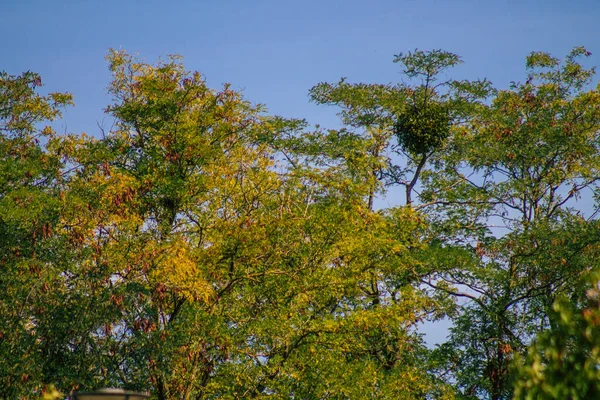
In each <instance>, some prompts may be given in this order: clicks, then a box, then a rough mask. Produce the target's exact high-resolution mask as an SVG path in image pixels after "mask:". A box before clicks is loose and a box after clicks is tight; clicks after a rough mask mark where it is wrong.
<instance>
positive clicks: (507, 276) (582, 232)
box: [424, 48, 600, 399]
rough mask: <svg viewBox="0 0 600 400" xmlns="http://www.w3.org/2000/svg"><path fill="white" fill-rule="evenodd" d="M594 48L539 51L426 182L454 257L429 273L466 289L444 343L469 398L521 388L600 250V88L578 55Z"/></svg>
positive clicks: (436, 283) (450, 289)
mask: <svg viewBox="0 0 600 400" xmlns="http://www.w3.org/2000/svg"><path fill="white" fill-rule="evenodd" d="M588 55H589V53H588V52H587V51H586V50H585V49H583V48H575V49H574V50H573V51H572V52H571V53H570V54H569V55H568V56H567V57H566V58H565V60H564V61H562V60H559V59H557V58H554V57H552V56H550V55H549V54H546V53H532V54H531V55H530V56H529V57H528V58H527V69H528V71H529V73H528V77H527V80H526V81H525V82H524V83H514V84H513V85H512V86H511V87H510V88H509V89H507V90H499V91H498V92H497V93H496V94H495V95H494V97H493V99H492V102H491V104H490V106H489V107H486V108H482V109H480V112H478V113H476V114H474V117H473V118H472V120H471V121H470V124H468V125H465V126H462V127H458V128H457V129H456V130H455V132H454V135H453V137H452V140H451V145H450V146H449V147H448V148H449V151H448V153H447V154H446V155H445V156H444V157H445V159H444V163H445V166H446V167H445V169H444V171H443V172H442V173H438V174H437V175H432V176H431V177H430V179H429V180H428V182H426V186H427V190H426V191H425V192H424V200H425V201H429V202H431V203H432V204H435V205H433V206H432V207H430V209H429V213H430V215H431V216H432V218H434V221H436V222H435V223H434V224H432V226H434V227H437V228H438V229H437V230H436V231H433V232H432V234H433V235H434V236H437V237H438V238H440V237H444V238H446V239H445V240H444V241H445V243H444V242H442V243H440V244H439V247H440V249H441V250H442V253H440V255H441V256H443V254H444V253H446V254H448V256H449V259H450V260H452V261H451V262H448V261H440V262H438V263H435V264H434V265H433V266H432V272H433V273H432V274H430V275H429V276H428V277H427V278H426V279H425V280H424V282H425V283H427V284H428V285H430V286H432V287H434V288H436V289H437V290H442V291H445V292H447V293H450V294H452V295H454V296H458V297H460V298H462V299H466V301H465V302H464V303H463V304H462V306H461V310H460V312H459V314H458V317H457V318H456V319H455V320H454V327H453V328H452V335H451V337H450V341H449V342H448V343H447V344H445V345H444V346H443V347H442V349H441V350H440V352H441V353H442V354H443V357H445V359H446V360H447V362H448V363H449V364H448V367H449V369H450V370H451V371H454V374H453V378H452V379H455V380H456V381H457V383H458V386H459V388H461V390H462V392H463V393H464V395H465V396H466V397H468V396H469V395H472V396H486V397H489V398H491V399H504V398H510V397H511V396H512V389H511V385H510V382H509V368H508V367H509V364H510V361H511V359H512V358H513V355H514V354H515V353H520V352H523V351H524V349H525V347H526V345H527V344H528V343H529V342H530V341H531V339H532V338H533V337H534V336H535V335H537V334H538V333H539V332H540V331H542V330H543V329H545V328H547V327H548V325H549V323H550V322H551V321H549V320H548V313H549V312H550V309H551V305H552V303H553V302H554V300H555V298H556V296H557V295H558V294H559V293H564V292H566V293H568V292H569V291H571V290H573V289H572V288H573V287H574V285H573V283H574V282H576V281H577V279H578V277H579V276H580V275H581V274H582V273H584V272H585V271H586V270H588V269H589V268H590V265H591V264H590V262H591V261H592V260H593V257H591V258H590V255H591V254H593V252H592V253H590V251H591V250H590V249H595V248H596V247H597V242H598V240H597V237H598V236H597V224H596V223H595V222H594V221H590V220H589V218H586V217H585V216H584V213H583V209H582V208H581V206H579V205H578V203H577V202H576V201H577V200H578V199H580V198H581V197H582V196H586V195H587V193H592V192H593V191H595V190H596V187H597V181H598V178H597V177H598V167H599V165H600V164H599V161H600V159H599V156H598V154H599V152H598V126H599V123H600V119H599V118H600V102H599V100H600V97H599V96H598V91H597V90H596V89H589V83H590V82H591V79H592V76H593V73H594V70H593V69H586V68H584V67H583V65H582V64H581V63H580V62H579V61H578V60H579V59H580V58H581V57H585V56H588ZM449 183H450V185H449ZM440 188H444V190H440ZM448 188H451V190H448ZM586 191H587V192H586ZM588 200H589V198H588ZM436 203H437V204H436ZM579 204H581V203H579Z"/></svg>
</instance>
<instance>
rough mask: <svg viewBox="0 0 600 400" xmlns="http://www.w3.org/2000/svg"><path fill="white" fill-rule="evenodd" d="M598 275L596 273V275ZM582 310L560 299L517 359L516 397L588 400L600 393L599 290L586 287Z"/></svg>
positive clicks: (576, 305) (568, 300) (575, 304)
mask: <svg viewBox="0 0 600 400" xmlns="http://www.w3.org/2000/svg"><path fill="white" fill-rule="evenodd" d="M596 275H597V274H596ZM585 287H587V290H586V291H585V293H586V295H585V299H584V303H583V307H582V308H580V307H579V306H578V305H579V302H575V303H574V302H573V301H571V300H570V299H569V298H567V297H566V296H560V297H559V298H558V299H557V300H556V302H555V303H554V305H553V307H552V312H551V314H550V318H551V323H552V328H551V329H550V330H548V331H547V332H544V333H542V334H541V335H539V336H538V338H537V339H536V340H535V342H534V343H533V345H532V346H531V347H530V348H529V349H528V351H527V353H526V355H525V356H524V357H523V359H519V360H518V364H517V368H516V369H517V371H516V375H517V376H518V380H517V382H516V385H515V386H516V387H515V398H518V399H567V398H568V399H591V398H594V397H597V396H598V394H599V393H600V386H599V384H598V382H600V379H599V378H600V377H599V376H598V374H599V371H598V365H599V363H600V359H599V355H600V343H599V341H598V338H599V337H600V332H599V326H600V314H599V310H600V307H599V306H600V304H599V303H598V299H599V296H598V287H597V283H596V284H595V285H590V284H587V285H585Z"/></svg>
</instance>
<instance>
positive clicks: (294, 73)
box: [0, 0, 600, 342]
mask: <svg viewBox="0 0 600 400" xmlns="http://www.w3.org/2000/svg"><path fill="white" fill-rule="evenodd" d="M599 20H600V2H598V1H597V0H573V1H566V0H564V1H558V0H546V1H542V0H539V1H538V0H530V1H528V0H521V1H517V0H497V1H493V0H481V1H476V0H446V1H442V0H437V1H434V0H422V1H418V0H396V1H392V0H370V1H358V0H346V1H341V0H321V1H318V0H304V1H287V0H278V1H277V0H256V1H250V0H246V1H243V0H220V1H218V0H213V1H208V0H198V1H166V0H163V1H154V0H147V1H141V0H140V1H133V0H120V1H116V0H103V1H91V0H55V1H49V0H37V1H36V0H0V35H1V37H2V40H1V41H0V55H1V56H0V70H6V71H8V72H9V73H12V74H18V73H21V72H23V71H26V70H32V71H35V72H38V73H40V74H41V75H42V78H43V82H44V84H45V85H46V86H45V90H48V91H69V92H71V93H73V94H74V96H75V103H76V107H75V108H72V109H70V110H69V111H68V112H67V113H66V114H65V117H64V119H63V121H61V122H60V126H61V127H62V129H63V130H65V131H68V132H75V133H79V132H86V133H87V134H90V135H98V134H99V129H98V127H97V126H96V123H97V122H99V123H102V119H103V113H102V109H103V108H104V107H105V106H106V105H107V104H108V103H109V101H110V99H109V97H108V95H107V93H106V89H105V88H106V86H107V84H108V82H109V79H110V75H109V73H108V69H107V64H106V62H105V60H104V56H105V55H106V54H107V50H108V49H109V48H116V49H124V50H126V51H128V52H131V53H139V55H140V56H141V57H142V58H144V59H146V60H147V61H149V62H154V61H156V59H157V58H158V57H159V56H160V55H166V54H181V55H183V56H184V62H185V64H186V67H187V68H188V69H190V70H198V71H200V72H201V73H202V74H204V75H205V77H206V78H207V81H208V83H209V85H210V86H213V87H217V86H219V85H221V84H222V83H225V82H230V83H231V84H232V85H233V88H235V89H238V90H243V91H244V93H245V96H246V97H247V99H249V100H250V101H252V102H256V103H263V104H265V105H266V106H267V107H268V109H269V110H270V112H272V113H275V114H280V115H284V116H287V117H300V118H306V119H307V120H308V121H309V122H310V123H319V124H321V125H322V126H324V127H328V126H335V125H337V119H336V117H335V110H334V109H331V108H327V107H323V106H316V105H314V104H311V103H309V101H308V97H307V93H308V90H309V89H310V88H311V87H312V86H313V85H315V84H316V83H318V82H321V81H337V80H338V79H339V78H340V77H342V76H344V77H347V78H348V80H349V81H351V82H356V81H361V82H381V83H388V82H397V81H399V80H400V79H401V76H400V73H399V67H398V66H397V65H396V64H393V63H392V59H393V56H394V54H397V53H399V52H406V51H409V50H412V49H415V48H419V49H437V48H441V49H444V50H448V51H452V52H455V53H457V54H459V55H461V56H462V57H463V60H464V61H465V64H464V65H462V66H460V67H458V68H456V69H455V72H454V73H453V76H454V77H460V78H471V79H475V78H483V77H487V78H488V79H490V80H491V81H492V82H493V83H494V84H495V85H496V86H498V87H506V86H507V85H508V83H509V82H510V81H512V80H522V79H523V77H524V58H525V56H526V55H527V54H528V53H530V52H531V51H533V50H536V51H537V50H541V51H548V52H551V53H553V54H554V55H557V56H562V55H564V54H566V53H567V52H568V51H569V50H570V49H571V48H572V47H573V46H576V45H584V46H586V47H587V48H588V50H590V51H591V52H592V53H593V56H592V57H591V60H590V62H591V63H592V64H600V42H599V38H600V24H598V21H599ZM446 325H447V324H442V325H439V324H438V325H435V326H429V327H427V328H426V332H427V334H428V340H429V341H430V342H437V341H439V340H441V339H442V338H443V336H445V334H446V328H445V326H446Z"/></svg>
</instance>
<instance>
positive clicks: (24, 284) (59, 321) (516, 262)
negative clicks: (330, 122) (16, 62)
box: [0, 48, 600, 400]
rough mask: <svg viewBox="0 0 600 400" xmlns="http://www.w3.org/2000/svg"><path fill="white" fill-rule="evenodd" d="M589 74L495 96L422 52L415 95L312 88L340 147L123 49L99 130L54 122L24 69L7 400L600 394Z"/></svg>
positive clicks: (376, 87) (1, 167) (370, 88)
mask: <svg viewBox="0 0 600 400" xmlns="http://www.w3.org/2000/svg"><path fill="white" fill-rule="evenodd" d="M587 56H589V53H588V52H587V50H585V49H584V48H575V49H574V50H573V51H572V52H571V53H570V54H569V55H567V56H566V57H565V58H564V60H561V59H558V58H555V57H553V56H551V55H549V54H546V53H532V54H531V55H530V56H529V57H528V58H527V62H526V67H527V70H528V75H527V79H526V81H525V82H524V83H519V82H516V83H513V84H512V85H511V86H510V87H509V88H507V89H495V88H493V87H492V86H491V84H490V83H489V82H488V81H487V80H485V79H484V80H476V81H466V80H455V79H451V78H446V75H447V74H448V71H449V70H450V69H451V68H453V67H456V66H458V65H459V64H461V63H462V60H461V58H460V57H459V56H457V55H455V54H453V53H449V52H445V51H442V50H433V51H421V50H415V51H413V52H409V53H406V54H400V55H398V56H396V58H395V59H394V62H396V63H398V64H399V65H400V67H401V69H402V73H403V75H404V78H405V79H406V82H403V83H399V84H364V83H349V82H347V81H346V79H341V80H340V81H339V82H337V83H335V84H330V83H320V84H318V85H316V86H315V87H313V88H312V89H311V91H310V96H311V99H312V100H313V101H315V102H317V103H319V104H327V105H335V106H338V107H339V109H340V116H341V118H342V122H343V124H344V127H343V128H342V129H338V130H328V129H324V128H321V127H316V128H315V129H312V128H309V126H308V124H307V123H306V122H305V121H304V120H300V119H285V118H281V117H278V116H273V115H269V114H267V111H266V109H265V108H264V107H263V106H260V105H254V104H252V103H250V102H249V101H247V100H246V99H244V98H243V96H242V95H241V94H240V93H239V92H236V91H234V90H232V88H231V87H230V86H229V85H227V84H226V85H223V87H221V88H220V89H212V88H209V87H208V86H207V84H206V82H205V80H204V78H203V77H202V75H201V74H200V73H198V72H189V71H187V70H186V69H185V68H184V66H183V64H182V61H181V58H180V57H178V56H170V57H167V58H166V59H164V60H160V61H159V62H158V63H156V64H149V63H146V62H144V61H141V60H139V59H138V58H137V57H135V56H132V55H129V54H127V53H125V52H121V51H111V52H110V53H109V55H108V57H107V59H108V62H109V68H110V71H111V73H112V75H113V78H112V81H111V82H110V84H109V93H110V94H111V96H112V102H111V104H110V105H109V106H108V107H107V108H106V110H105V111H106V113H107V115H109V116H110V117H111V118H113V119H114V126H113V128H111V130H110V131H108V132H104V131H102V132H101V133H102V136H101V137H91V136H87V135H83V134H82V135H57V134H56V133H55V132H54V131H53V130H52V129H51V128H50V127H44V126H43V125H44V124H48V123H50V121H52V120H54V119H55V118H59V117H60V111H61V109H62V108H63V107H64V106H67V105H70V104H71V103H72V100H71V96H70V95H69V94H64V93H52V94H48V95H40V94H38V91H39V89H40V86H41V80H40V78H39V76H38V75H36V74H34V73H31V72H27V73H24V74H22V75H20V76H10V75H8V74H6V73H2V74H1V75H0V265H1V266H2V270H3V274H2V276H1V277H0V289H1V290H0V312H1V313H2V315H3V319H2V320H1V321H0V355H1V357H0V381H1V382H3V385H0V398H7V399H8V398H10V399H13V398H36V397H37V398H39V397H41V398H45V399H46V398H48V399H49V398H58V397H60V396H61V392H62V393H69V392H71V391H73V390H88V389H95V388H98V387H102V386H109V387H111V386H113V387H114V386H116V387H123V388H125V389H129V390H149V391H150V392H151V393H152V396H153V398H156V399H174V398H181V399H192V398H194V399H214V398H231V399H241V398H259V397H271V398H303V399H324V398H336V399H338V398H340V399H341V398H352V399H354V398H382V399H388V398H389V399H414V398H436V399H438V398H439V399H452V398H461V399H476V398H490V399H494V400H495V399H508V398H512V397H513V396H516V397H518V398H538V397H539V398H563V397H570V398H571V397H572V398H589V397H593V396H595V394H596V391H597V387H596V386H597V385H596V383H595V382H596V380H597V362H598V360H597V357H596V356H597V354H596V353H597V347H598V346H597V345H598V343H596V339H595V338H596V337H597V336H598V335H597V334H596V333H595V331H596V330H597V325H598V324H597V319H598V315H597V312H596V311H597V310H596V309H597V308H598V304H597V300H598V299H597V297H598V296H597V293H596V292H597V290H596V289H597V288H596V287H595V286H590V285H588V286H585V285H583V286H582V285H581V283H580V282H581V279H582V276H587V275H589V274H592V275H593V276H595V275H594V274H597V265H598V263H597V260H598V251H599V240H598V238H599V237H600V232H599V228H600V226H599V225H598V222H597V219H596V218H595V216H596V214H597V212H595V213H591V212H589V210H588V209H586V207H589V204H592V203H593V202H594V201H595V200H597V190H598V187H597V183H598V176H599V172H600V171H599V168H600V159H599V158H598V154H600V153H599V151H598V150H599V148H598V147H599V142H598V139H599V138H598V132H599V129H598V126H599V124H600V96H599V94H598V89H595V88H592V87H591V83H592V81H593V77H594V69H593V68H585V67H584V65H583V62H582V61H581V60H582V58H584V57H587ZM396 185H398V186H400V187H401V188H403V189H404V199H402V200H396V199H393V198H391V196H388V197H387V199H388V200H389V201H391V202H393V203H395V204H397V205H396V206H390V207H387V208H382V209H378V207H377V206H376V199H377V197H382V196H385V195H386V190H387V189H389V188H392V187H393V186H396ZM389 193H390V194H391V193H393V192H392V191H390V192H389ZM584 204H587V206H584ZM584 286H585V287H584ZM567 299H568V300H567ZM442 317H447V318H449V319H451V320H452V328H451V329H450V335H449V337H448V340H447V341H446V342H445V343H443V344H441V345H440V346H437V347H436V348H435V349H427V347H426V346H425V344H424V342H423V340H422V338H421V335H420V334H419V331H418V327H419V324H420V323H421V322H423V321H426V320H428V321H435V320H437V319H439V318H442ZM511 366H512V367H511ZM511 368H512V369H511ZM559 376H560V377H561V380H560V382H559V381H558V379H557V377H559Z"/></svg>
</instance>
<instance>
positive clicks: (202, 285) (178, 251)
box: [147, 240, 214, 302]
mask: <svg viewBox="0 0 600 400" xmlns="http://www.w3.org/2000/svg"><path fill="white" fill-rule="evenodd" d="M151 248H152V247H150V248H148V249H147V251H148V250H150V249H151ZM155 254H156V256H155V261H154V264H155V268H154V269H153V270H152V272H151V273H150V277H149V278H150V280H151V281H152V282H156V283H161V284H163V285H165V286H166V288H167V289H170V290H173V291H174V292H177V293H180V294H181V295H183V296H184V297H185V298H186V299H187V300H189V301H200V302H208V301H209V300H210V299H211V298H212V296H213V295H214V290H213V288H212V286H211V285H210V283H208V282H207V281H206V280H205V279H204V277H203V274H202V271H201V269H200V268H199V266H198V263H197V260H196V258H195V257H194V256H193V254H192V253H191V251H190V249H189V247H188V245H187V243H185V242H184V241H183V240H176V241H174V242H172V243H169V244H167V245H164V246H157V247H156V248H155Z"/></svg>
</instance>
